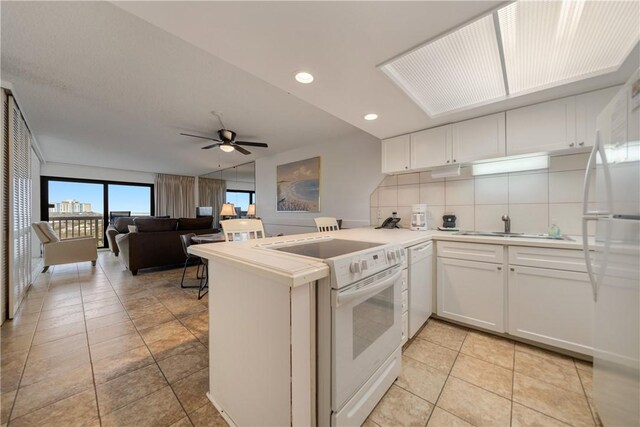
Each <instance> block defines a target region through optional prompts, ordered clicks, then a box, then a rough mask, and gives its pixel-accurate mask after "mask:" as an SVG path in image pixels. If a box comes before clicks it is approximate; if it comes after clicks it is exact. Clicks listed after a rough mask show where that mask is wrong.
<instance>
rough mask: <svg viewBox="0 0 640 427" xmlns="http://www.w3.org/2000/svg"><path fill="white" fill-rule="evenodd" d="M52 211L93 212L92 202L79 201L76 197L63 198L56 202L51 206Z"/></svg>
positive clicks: (67, 212) (50, 210) (68, 212)
mask: <svg viewBox="0 0 640 427" xmlns="http://www.w3.org/2000/svg"><path fill="white" fill-rule="evenodd" d="M49 212H50V213H65V214H75V213H91V212H93V211H92V210H91V203H83V202H79V201H77V200H75V199H69V200H63V201H61V202H56V203H55V206H54V207H51V208H49Z"/></svg>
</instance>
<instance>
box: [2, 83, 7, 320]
mask: <svg viewBox="0 0 640 427" xmlns="http://www.w3.org/2000/svg"><path fill="white" fill-rule="evenodd" d="M0 94H1V95H2V104H0V120H1V121H2V147H1V148H0V154H1V156H0V159H1V162H2V174H0V187H2V206H1V209H0V256H1V257H2V259H1V262H0V306H1V308H2V313H1V314H0V315H1V316H2V317H1V318H0V323H1V322H2V321H4V319H6V318H7V300H8V298H9V252H8V246H9V245H8V243H9V242H8V240H9V221H8V217H9V161H8V152H9V126H8V124H7V120H8V117H9V113H8V111H9V98H8V97H7V94H6V92H5V91H4V90H3V89H0Z"/></svg>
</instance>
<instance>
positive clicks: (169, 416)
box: [0, 252, 226, 427]
mask: <svg viewBox="0 0 640 427" xmlns="http://www.w3.org/2000/svg"><path fill="white" fill-rule="evenodd" d="M181 273H182V270H181V269H171V270H163V271H152V272H148V271H143V272H141V273H139V275H138V276H135V277H134V276H132V275H131V274H130V273H129V272H127V271H125V270H124V269H123V268H122V266H121V264H120V263H119V261H118V259H117V258H115V257H114V256H113V255H112V254H111V253H107V252H101V253H100V255H99V262H98V266H97V267H96V268H92V267H91V265H90V263H82V264H69V265H63V266H56V267H54V268H51V269H50V271H49V272H48V273H45V274H41V275H40V276H39V277H38V278H37V281H36V283H35V284H34V286H33V288H32V290H31V291H30V292H29V293H28V295H27V298H26V300H25V301H24V302H23V304H22V306H21V307H20V311H19V314H18V315H17V316H16V318H15V319H14V320H13V321H8V322H5V324H4V325H3V326H2V353H1V356H2V357H1V371H0V386H1V392H2V394H1V396H0V400H1V408H0V417H1V419H0V424H2V425H6V424H7V423H8V424H9V425H11V426H36V425H48V426H85V425H86V426H93V425H96V426H97V425H102V426H115V425H117V426H154V427H155V426H169V425H175V426H191V425H195V426H226V423H225V422H224V420H223V419H222V418H221V416H220V415H219V414H218V413H217V412H216V410H215V408H214V407H213V406H212V405H211V404H210V403H209V401H208V400H207V398H206V396H205V393H206V391H207V390H208V376H209V372H208V359H207V345H208V343H207V331H208V312H207V298H206V297H205V298H204V299H202V300H201V301H198V300H197V298H196V297H195V292H194V291H193V290H183V289H181V288H180V287H179V283H180V275H181ZM191 274H192V277H193V275H194V274H195V269H193V271H192V272H191ZM194 284H195V280H194Z"/></svg>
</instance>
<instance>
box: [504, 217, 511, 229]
mask: <svg viewBox="0 0 640 427" xmlns="http://www.w3.org/2000/svg"><path fill="white" fill-rule="evenodd" d="M502 220H503V221H504V232H505V233H511V218H509V215H502Z"/></svg>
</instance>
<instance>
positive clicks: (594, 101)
mask: <svg viewBox="0 0 640 427" xmlns="http://www.w3.org/2000/svg"><path fill="white" fill-rule="evenodd" d="M619 90H620V86H613V87H608V88H606V89H600V90H596V91H593V92H588V93H583V94H582V95H578V96H576V142H577V144H578V146H579V147H581V146H590V147H591V146H593V145H594V144H595V143H596V118H597V117H598V115H599V114H600V112H601V111H602V110H604V107H606V106H607V104H608V103H609V101H611V100H612V99H613V97H614V96H615V94H616V93H618V91H619Z"/></svg>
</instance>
